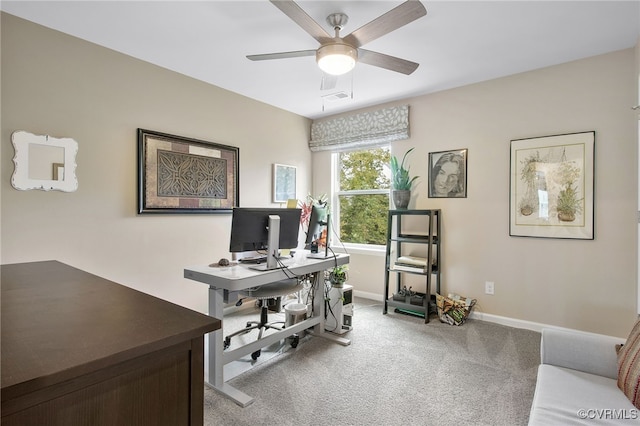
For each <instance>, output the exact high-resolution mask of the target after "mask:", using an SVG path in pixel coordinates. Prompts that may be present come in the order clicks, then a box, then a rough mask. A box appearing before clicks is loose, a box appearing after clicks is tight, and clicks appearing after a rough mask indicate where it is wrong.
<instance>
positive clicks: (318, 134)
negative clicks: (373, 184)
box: [309, 105, 409, 152]
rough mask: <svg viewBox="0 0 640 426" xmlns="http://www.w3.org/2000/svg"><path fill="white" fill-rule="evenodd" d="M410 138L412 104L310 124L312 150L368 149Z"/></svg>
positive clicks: (310, 145)
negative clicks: (410, 107) (410, 108)
mask: <svg viewBox="0 0 640 426" xmlns="http://www.w3.org/2000/svg"><path fill="white" fill-rule="evenodd" d="M408 138H409V105H402V106H397V107H390V108H383V109H379V110H376V111H369V112H362V113H359V114H354V115H347V116H342V117H337V118H331V119H327V120H320V121H314V122H313V123H311V140H310V141H309V148H310V149H311V151H314V152H316V151H329V150H332V151H343V150H347V149H354V148H366V147H371V146H376V145H382V144H385V143H389V142H393V141H397V140H402V139H408Z"/></svg>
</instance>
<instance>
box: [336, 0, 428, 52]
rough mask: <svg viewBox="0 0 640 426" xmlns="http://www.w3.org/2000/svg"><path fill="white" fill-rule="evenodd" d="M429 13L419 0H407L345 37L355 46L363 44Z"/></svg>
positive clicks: (345, 39)
mask: <svg viewBox="0 0 640 426" xmlns="http://www.w3.org/2000/svg"><path fill="white" fill-rule="evenodd" d="M426 14H427V9H425V7H424V5H423V4H422V3H420V2H419V1H417V0H407V1H405V2H404V3H402V4H400V5H399V6H397V7H395V8H394V9H391V10H390V11H388V12H387V13H385V14H384V15H381V16H379V17H377V18H376V19H374V20H373V21H371V22H369V23H367V24H364V25H363V26H361V27H360V28H358V29H357V30H355V31H353V32H352V33H351V34H349V35H347V36H346V37H344V38H343V40H344V41H345V42H347V43H348V44H351V45H352V46H355V47H360V46H363V45H364V44H366V43H369V42H370V41H373V40H375V39H377V38H378V37H382V36H383V35H385V34H388V33H390V32H391V31H394V30H397V29H398V28H400V27H403V26H405V25H407V24H408V23H410V22H413V21H415V20H416V19H418V18H421V17H423V16H425V15H426Z"/></svg>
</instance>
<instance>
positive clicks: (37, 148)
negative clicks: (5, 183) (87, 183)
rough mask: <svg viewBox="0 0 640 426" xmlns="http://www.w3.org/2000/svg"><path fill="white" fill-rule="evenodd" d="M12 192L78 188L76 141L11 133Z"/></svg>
mask: <svg viewBox="0 0 640 426" xmlns="http://www.w3.org/2000/svg"><path fill="white" fill-rule="evenodd" d="M11 142H12V143H13V148H14V150H15V156H14V157H13V163H14V165H15V168H14V170H13V176H12V177H11V185H13V187H14V188H15V189H20V190H28V189H41V190H43V191H51V190H58V191H64V192H73V191H75V190H76V189H78V179H77V178H76V154H77V153H78V142H76V141H75V140H73V139H71V138H53V137H51V136H49V135H34V134H32V133H29V132H25V131H23V130H19V131H16V132H13V134H11Z"/></svg>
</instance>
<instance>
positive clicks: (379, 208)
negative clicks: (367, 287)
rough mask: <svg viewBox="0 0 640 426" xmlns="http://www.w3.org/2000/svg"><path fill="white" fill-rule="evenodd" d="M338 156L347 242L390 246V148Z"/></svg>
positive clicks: (342, 232) (342, 224) (340, 208)
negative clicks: (388, 228) (388, 214)
mask: <svg viewBox="0 0 640 426" xmlns="http://www.w3.org/2000/svg"><path fill="white" fill-rule="evenodd" d="M335 155H337V160H338V164H337V166H338V167H337V170H338V173H337V176H336V177H337V179H336V180H337V182H336V186H337V191H336V194H335V195H337V197H334V200H336V201H337V206H336V212H337V213H338V218H339V220H338V228H339V235H340V239H341V240H342V242H344V243H355V244H380V245H384V244H385V243H386V232H387V211H388V210H389V189H390V186H391V180H390V173H389V156H390V155H389V148H388V147H381V148H372V149H367V150H361V151H349V152H341V153H338V154H335Z"/></svg>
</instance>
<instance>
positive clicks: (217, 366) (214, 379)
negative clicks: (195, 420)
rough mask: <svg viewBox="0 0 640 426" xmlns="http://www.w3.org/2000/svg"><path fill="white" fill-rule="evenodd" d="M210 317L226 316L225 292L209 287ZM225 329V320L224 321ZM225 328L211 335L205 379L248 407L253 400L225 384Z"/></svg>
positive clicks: (221, 391)
mask: <svg viewBox="0 0 640 426" xmlns="http://www.w3.org/2000/svg"><path fill="white" fill-rule="evenodd" d="M209 315H210V316H212V317H215V318H219V319H221V320H222V319H223V318H222V317H223V316H224V290H223V289H217V288H213V287H209ZM222 325H223V327H224V320H223V321H222ZM223 327H222V328H220V329H218V330H216V331H214V332H212V333H209V359H208V360H207V362H208V370H209V371H208V376H207V377H205V382H206V384H207V385H209V386H211V387H212V388H214V389H216V390H217V391H218V392H220V393H222V394H223V395H225V396H226V397H228V398H230V399H231V400H233V401H234V402H235V403H236V404H238V405H240V406H241V407H246V406H247V405H249V404H251V403H252V402H253V398H252V397H250V396H249V395H247V394H245V393H243V392H241V391H239V390H238V389H236V388H234V387H233V386H231V385H228V384H226V383H225V382H224V353H223V351H224V331H223Z"/></svg>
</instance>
